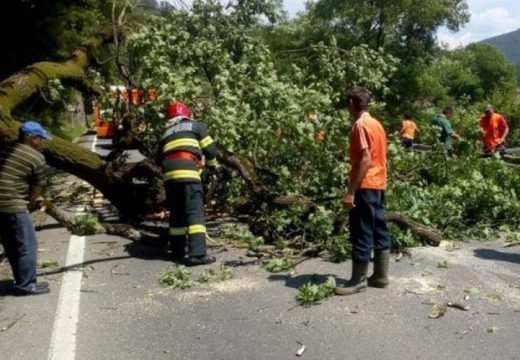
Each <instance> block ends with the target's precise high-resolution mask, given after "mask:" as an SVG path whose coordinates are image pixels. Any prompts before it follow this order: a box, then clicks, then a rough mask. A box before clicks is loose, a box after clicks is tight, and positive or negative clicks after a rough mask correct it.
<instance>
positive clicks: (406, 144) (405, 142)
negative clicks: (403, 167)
mask: <svg viewBox="0 0 520 360" xmlns="http://www.w3.org/2000/svg"><path fill="white" fill-rule="evenodd" d="M412 145H413V140H412V139H410V138H406V137H403V138H401V146H402V147H404V148H405V149H409V148H411V147H412Z"/></svg>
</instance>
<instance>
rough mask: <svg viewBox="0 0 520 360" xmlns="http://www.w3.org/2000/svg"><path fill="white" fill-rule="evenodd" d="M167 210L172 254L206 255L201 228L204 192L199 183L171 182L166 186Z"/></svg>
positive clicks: (204, 235)
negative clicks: (168, 210)
mask: <svg viewBox="0 0 520 360" xmlns="http://www.w3.org/2000/svg"><path fill="white" fill-rule="evenodd" d="M165 187H166V196H167V200H168V207H169V209H170V230H169V241H170V248H171V250H172V254H173V255H174V256H183V255H184V254H185V253H186V239H187V240H188V242H187V243H188V255H190V256H202V255H205V254H206V226H205V225H204V192H203V190H202V184H201V183H196V182H193V183H184V182H173V181H170V182H169V183H167V184H165Z"/></svg>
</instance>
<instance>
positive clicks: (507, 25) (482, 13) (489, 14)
mask: <svg viewBox="0 0 520 360" xmlns="http://www.w3.org/2000/svg"><path fill="white" fill-rule="evenodd" d="M169 1H170V2H175V0H169ZM183 1H184V2H185V3H191V1H190V0H183ZM467 3H468V6H469V11H470V14H471V18H470V21H469V23H467V24H466V25H465V26H464V27H463V28H461V29H460V31H458V32H456V33H454V32H451V31H449V30H448V29H446V28H443V29H440V30H439V32H438V34H437V35H438V40H439V42H440V43H442V44H444V45H446V46H447V47H448V48H449V49H454V48H457V47H461V46H465V45H467V44H469V43H471V42H475V41H479V40H483V39H487V38H490V37H493V36H496V35H500V34H505V33H508V32H511V31H514V30H517V29H519V28H520V1H519V0H467ZM284 6H285V8H286V10H287V11H288V13H289V15H290V16H294V15H296V14H297V13H298V12H299V11H303V10H305V0H284Z"/></svg>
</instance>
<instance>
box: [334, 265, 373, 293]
mask: <svg viewBox="0 0 520 360" xmlns="http://www.w3.org/2000/svg"><path fill="white" fill-rule="evenodd" d="M367 272H368V264H365V263H356V262H353V263H352V277H351V278H350V280H349V281H347V283H346V284H344V285H339V286H336V289H335V293H336V295H353V294H356V293H359V292H362V291H365V290H366V289H367Z"/></svg>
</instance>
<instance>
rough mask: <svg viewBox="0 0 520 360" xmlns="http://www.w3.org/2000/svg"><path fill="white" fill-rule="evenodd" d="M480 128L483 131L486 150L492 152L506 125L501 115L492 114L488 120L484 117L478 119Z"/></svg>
mask: <svg viewBox="0 0 520 360" xmlns="http://www.w3.org/2000/svg"><path fill="white" fill-rule="evenodd" d="M480 127H481V128H482V129H483V130H484V144H485V145H486V148H487V149H489V150H494V149H495V147H496V146H497V145H498V144H499V142H500V138H502V136H503V135H504V131H505V130H506V129H507V127H508V125H507V122H506V119H504V117H503V116H502V115H500V114H498V113H493V114H492V115H491V117H490V118H489V117H486V116H485V115H484V116H482V117H481V118H480Z"/></svg>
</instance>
